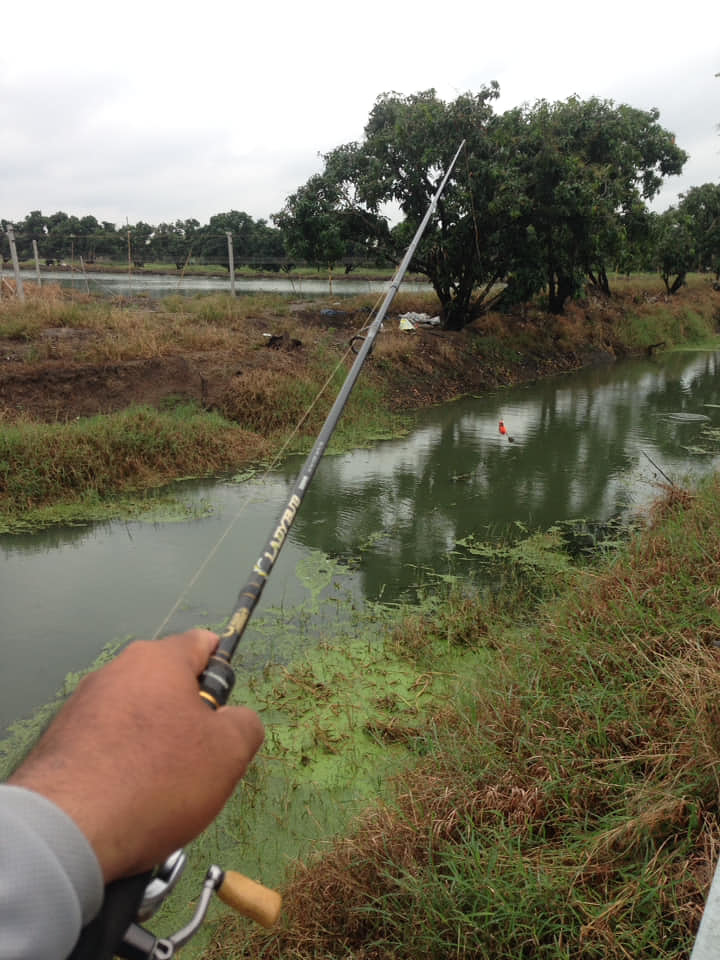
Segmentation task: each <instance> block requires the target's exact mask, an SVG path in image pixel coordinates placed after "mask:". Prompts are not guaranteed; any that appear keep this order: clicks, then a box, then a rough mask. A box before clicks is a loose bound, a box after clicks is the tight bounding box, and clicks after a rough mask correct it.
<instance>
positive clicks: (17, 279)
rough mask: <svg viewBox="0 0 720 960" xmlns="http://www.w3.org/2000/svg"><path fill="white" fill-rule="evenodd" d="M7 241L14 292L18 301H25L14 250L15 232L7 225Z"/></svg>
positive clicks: (18, 264)
mask: <svg viewBox="0 0 720 960" xmlns="http://www.w3.org/2000/svg"><path fill="white" fill-rule="evenodd" d="M7 236H8V241H9V242H10V257H11V258H12V265H13V270H14V271H15V292H16V294H17V298H18V300H22V301H24V300H25V287H24V286H23V282H22V277H21V276H20V263H19V261H18V255H17V250H16V248H15V231H14V230H13V228H12V227H11V226H10V224H8V228H7Z"/></svg>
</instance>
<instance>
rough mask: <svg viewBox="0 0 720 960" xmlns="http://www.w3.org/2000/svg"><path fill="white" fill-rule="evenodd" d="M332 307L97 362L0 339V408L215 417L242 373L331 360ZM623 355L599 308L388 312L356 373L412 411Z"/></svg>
mask: <svg viewBox="0 0 720 960" xmlns="http://www.w3.org/2000/svg"><path fill="white" fill-rule="evenodd" d="M330 313H331V315H329V314H328V311H327V309H324V310H323V309H321V308H320V307H319V306H318V305H310V304H298V305H296V308H295V310H294V312H293V315H292V324H291V325H289V324H288V322H287V318H284V319H283V320H279V319H276V320H274V319H273V318H272V317H263V318H255V319H249V320H247V321H245V322H244V326H243V331H242V333H241V334H240V333H239V334H238V336H237V338H236V340H235V341H232V342H231V343H230V345H229V346H228V345H227V344H224V345H223V346H222V347H218V348H214V349H192V350H189V349H186V348H178V349H176V350H173V349H169V350H168V349H165V350H163V351H162V352H160V353H158V354H157V355H154V356H150V357H143V358H127V357H125V358H123V359H122V360H112V361H103V362H85V361H82V360H79V359H76V357H77V356H82V355H84V354H85V355H86V354H87V353H88V351H87V346H88V342H89V341H92V340H93V338H95V337H97V333H96V332H94V331H91V330H83V329H76V328H70V327H60V328H48V329H45V330H43V331H42V334H41V337H40V339H39V340H36V341H33V342H23V341H18V340H17V339H0V414H4V416H5V418H6V419H14V418H15V417H18V416H26V417H30V418H32V419H37V420H41V421H45V422H52V421H68V420H73V419H75V418H78V417H85V416H90V415H93V414H97V413H112V412H115V411H117V410H121V409H123V408H125V407H127V406H129V405H131V404H149V405H152V406H158V405H161V404H162V403H163V401H167V400H169V399H171V398H172V399H173V400H177V399H181V398H184V399H190V400H194V401H196V402H198V403H199V404H201V405H202V406H204V407H205V408H207V409H218V410H220V412H223V413H225V412H227V410H226V406H227V398H228V396H231V395H232V393H233V388H234V387H235V386H237V385H238V384H240V383H241V382H242V381H243V378H247V377H248V376H249V375H252V376H253V378H254V379H255V380H256V381H257V380H258V379H260V380H262V379H263V378H267V380H268V381H270V380H274V379H275V380H276V379H277V378H280V379H284V378H287V377H293V376H295V375H301V374H302V372H303V370H304V369H305V367H306V365H307V364H308V363H309V362H311V361H312V356H313V350H314V343H315V342H316V341H317V338H318V336H319V334H321V335H322V336H323V337H324V338H325V342H326V343H327V341H328V338H329V340H330V344H331V346H330V349H332V350H333V351H335V350H336V351H337V355H338V357H339V356H341V355H342V353H343V351H345V350H346V349H347V347H348V344H349V342H350V339H351V338H352V336H353V334H354V333H355V332H356V331H357V330H358V328H359V327H360V326H361V325H362V319H361V318H358V316H357V315H356V314H351V313H344V312H343V311H337V310H335V311H331V312H330ZM625 352H626V348H625V347H624V346H623V345H622V343H621V342H620V341H619V339H618V337H617V334H616V330H615V328H614V324H613V316H612V315H610V314H609V313H608V312H607V311H604V312H603V311H602V310H601V311H596V312H588V311H579V312H578V311H575V313H573V314H572V315H571V316H569V317H564V318H549V317H548V316H547V315H546V314H541V313H538V314H537V315H535V316H532V317H527V316H524V317H516V318H508V317H502V318H500V317H497V316H495V317H493V316H490V317H488V318H485V319H484V320H483V321H481V322H477V323H475V324H473V325H471V326H470V327H468V328H466V329H465V330H463V331H460V332H451V331H442V330H439V329H437V328H419V329H417V330H415V331H413V332H409V333H408V332H402V331H400V330H399V329H398V322H397V316H389V317H388V318H387V320H386V323H385V325H384V330H383V331H382V333H381V335H380V336H379V337H378V340H377V343H376V347H375V349H374V352H373V354H372V355H371V357H370V358H369V361H368V363H367V366H366V371H365V373H364V375H365V376H370V377H373V378H376V379H379V380H381V381H382V383H383V386H384V389H385V393H386V395H387V397H388V400H389V402H390V404H391V405H392V406H394V407H396V408H410V407H417V406H424V405H428V404H432V403H438V402H442V401H445V400H449V399H452V398H453V397H457V396H458V395H461V394H465V393H479V392H483V391H485V390H488V389H495V388H497V387H498V386H503V385H508V384H512V383H518V382H526V381H528V380H533V379H537V378H539V377H544V376H547V375H550V374H553V373H558V372H563V371H566V370H571V369H575V368H577V367H579V366H582V365H585V364H587V363H591V362H599V361H606V362H607V361H612V360H613V359H614V358H615V357H616V356H618V355H621V354H623V353H625ZM351 357H352V355H350V357H349V359H348V361H347V362H348V363H349V362H350V359H351Z"/></svg>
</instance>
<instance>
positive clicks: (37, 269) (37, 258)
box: [32, 240, 42, 287]
mask: <svg viewBox="0 0 720 960" xmlns="http://www.w3.org/2000/svg"><path fill="white" fill-rule="evenodd" d="M32 244H33V254H34V256H35V276H36V277H37V285H38V286H39V287H40V286H42V279H41V277H40V255H39V254H38V245H37V240H33V242H32Z"/></svg>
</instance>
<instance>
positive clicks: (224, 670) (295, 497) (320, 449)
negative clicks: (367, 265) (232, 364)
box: [200, 140, 465, 709]
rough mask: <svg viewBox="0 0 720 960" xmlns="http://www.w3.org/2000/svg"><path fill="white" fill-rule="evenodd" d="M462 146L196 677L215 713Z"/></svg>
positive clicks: (226, 693)
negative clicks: (237, 654)
mask: <svg viewBox="0 0 720 960" xmlns="http://www.w3.org/2000/svg"><path fill="white" fill-rule="evenodd" d="M464 146H465V141H464V140H463V141H462V143H461V144H460V146H459V147H458V148H457V151H456V153H455V156H454V157H453V159H452V162H451V163H450V166H449V167H448V168H447V171H446V173H445V176H444V177H443V179H442V182H441V183H440V186H439V187H438V188H437V190H436V192H435V195H434V196H433V198H432V200H431V201H430V206H429V207H428V209H427V212H426V213H425V216H424V217H423V219H422V221H421V223H420V226H419V227H418V228H417V230H416V232H415V236H414V237H413V240H412V242H411V244H410V246H409V247H408V248H407V251H406V253H405V256H404V257H403V259H402V262H401V263H400V266H399V267H398V269H397V271H396V273H395V276H394V277H393V280H392V283H391V284H390V287H389V289H388V291H387V293H386V294H385V298H384V300H383V302H382V304H381V306H380V309H379V310H378V312H377V314H376V316H375V319H374V320H373V322H372V323H371V324H370V327H369V329H368V332H367V334H366V336H365V338H364V340H363V343H362V346H361V347H360V349H359V350H358V351H357V354H356V356H355V360H354V362H353V365H352V367H351V368H350V371H349V372H348V375H347V377H346V378H345V382H344V384H343V386H342V388H341V390H340V392H339V394H338V396H337V399H336V400H335V403H334V404H333V406H332V409H331V410H330V413H329V414H328V415H327V418H326V420H325V423H324V424H323V426H322V429H321V430H320V433H319V434H318V437H317V439H316V441H315V443H314V444H313V447H312V450H311V451H310V453H309V454H308V457H307V459H306V461H305V463H304V464H303V467H302V469H301V470H300V473H299V474H298V477H297V480H296V481H295V486H294V487H293V490H292V493H291V494H290V498H289V499H288V501H287V504H286V505H285V509H284V510H283V512H282V513H281V514H280V516H279V518H278V522H277V524H276V525H275V526H274V527H273V529H272V531H271V533H270V536H269V537H268V540H267V543H266V544H265V548H264V550H263V552H262V553H261V554H260V557H259V558H258V560H257V562H256V563H255V565H254V567H253V568H252V571H251V573H250V577H249V579H248V581H247V583H246V584H245V586H244V587H243V589H242V590H241V591H240V593H239V595H238V599H237V603H236V605H235V608H234V610H233V612H232V614H231V616H230V619H229V621H228V624H227V626H226V627H225V629H224V630H223V631H222V633H221V634H220V643H219V644H218V647H217V649H216V651H215V653H214V654H213V656H212V657H211V658H210V661H209V663H208V666H207V668H206V669H205V672H204V673H203V675H202V677H201V678H200V696H201V697H203V699H204V700H206V701H207V702H208V703H209V704H210V706H212V707H213V709H216V708H217V707H220V706H222V705H223V704H225V703H227V699H228V697H229V696H230V693H231V691H232V688H233V685H234V683H235V673H234V671H233V668H232V666H231V661H232V658H233V654H234V653H235V650H236V649H237V646H238V643H239V642H240V638H241V637H242V635H243V633H244V632H245V628H246V627H247V624H248V620H249V619H250V616H251V615H252V612H253V610H254V609H255V607H256V606H257V604H258V601H259V600H260V597H261V595H262V592H263V590H264V589H265V584H266V583H267V581H268V577H269V576H270V574H271V573H272V569H273V567H274V566H275V563H276V561H277V558H278V555H279V553H280V550H281V549H282V546H283V544H284V543H285V541H286V539H287V535H288V533H289V532H290V528H291V527H292V525H293V523H294V521H295V517H296V516H297V512H298V510H299V509H300V505H301V504H302V502H303V499H304V497H305V494H306V493H307V489H308V487H309V486H310V482H311V480H312V478H313V476H314V475H315V471H316V470H317V468H318V464H319V463H320V460H321V458H322V455H323V454H324V452H325V450H326V448H327V445H328V443H329V442H330V438H331V437H332V434H333V432H334V430H335V427H336V426H337V424H338V421H339V419H340V416H341V415H342V412H343V410H344V409H345V404H346V403H347V401H348V398H349V396H350V394H351V392H352V389H353V387H354V386H355V383H356V381H357V378H358V377H359V375H360V371H361V370H362V367H363V364H364V363H365V360H366V359H367V357H368V354H369V353H370V351H371V350H372V348H373V345H374V343H375V338H376V337H377V335H378V333H379V331H380V327H381V326H382V322H383V319H384V318H385V314H386V313H387V311H388V309H389V308H390V305H391V303H392V302H393V300H394V298H395V294H396V293H397V292H398V289H399V287H400V283H401V282H402V279H403V277H404V276H405V273H406V271H407V268H408V266H409V265H410V261H411V260H412V258H413V256H414V255H415V250H416V249H417V246H418V244H419V243H420V240H421V239H422V235H423V233H424V232H425V229H426V227H427V225H428V223H429V222H430V219H431V218H432V216H433V214H434V213H435V209H436V207H437V203H438V200H439V199H440V197H441V195H442V192H443V190H444V189H445V184H446V183H447V181H448V179H449V178H450V174H451V173H452V171H453V167H454V166H455V163H456V161H457V158H458V157H459V155H460V151H461V150H462V148H463V147H464Z"/></svg>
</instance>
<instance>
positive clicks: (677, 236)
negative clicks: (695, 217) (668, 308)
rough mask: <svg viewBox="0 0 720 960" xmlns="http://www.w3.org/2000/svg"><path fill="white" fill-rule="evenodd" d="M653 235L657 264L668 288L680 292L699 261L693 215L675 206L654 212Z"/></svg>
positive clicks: (667, 289)
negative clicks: (660, 211) (661, 211)
mask: <svg viewBox="0 0 720 960" xmlns="http://www.w3.org/2000/svg"><path fill="white" fill-rule="evenodd" d="M651 238H652V249H653V257H654V261H655V266H656V269H657V270H658V272H659V274H660V276H661V277H662V279H663V283H664V284H665V290H666V291H667V293H669V294H674V293H677V292H678V290H679V289H680V288H681V287H682V285H683V284H684V283H685V278H686V276H687V273H688V270H692V268H693V266H694V265H695V262H696V257H697V250H696V247H695V239H694V236H693V223H692V218H691V217H690V216H689V215H688V214H687V213H684V212H683V211H682V210H678V209H676V208H675V207H670V208H669V209H668V210H665V212H664V213H659V214H651Z"/></svg>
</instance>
